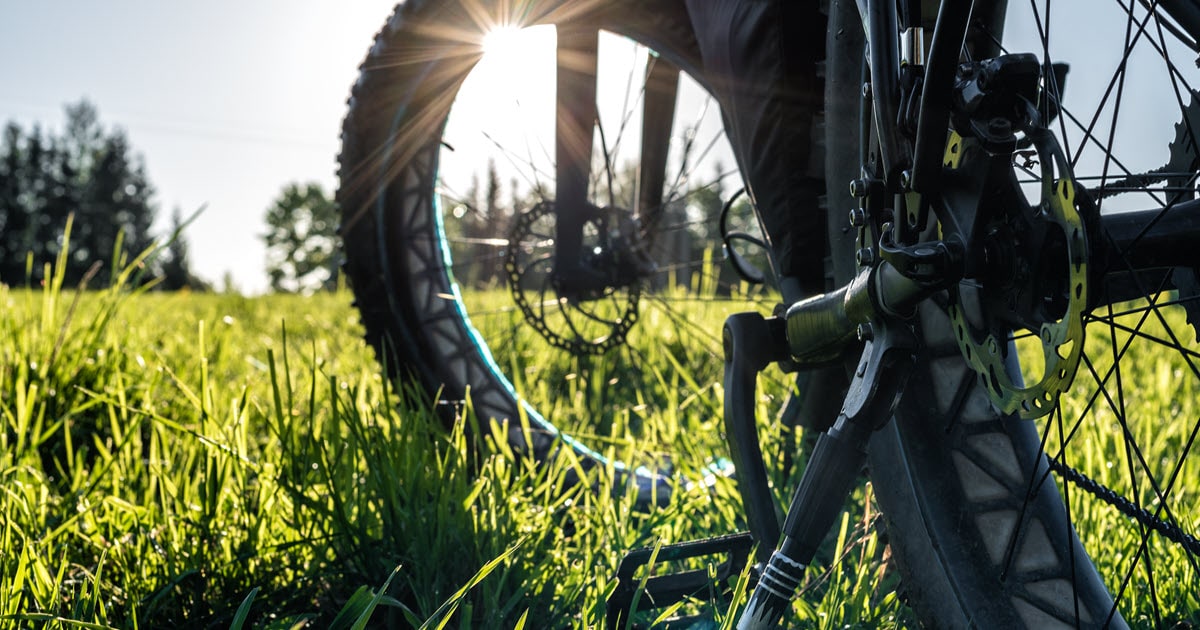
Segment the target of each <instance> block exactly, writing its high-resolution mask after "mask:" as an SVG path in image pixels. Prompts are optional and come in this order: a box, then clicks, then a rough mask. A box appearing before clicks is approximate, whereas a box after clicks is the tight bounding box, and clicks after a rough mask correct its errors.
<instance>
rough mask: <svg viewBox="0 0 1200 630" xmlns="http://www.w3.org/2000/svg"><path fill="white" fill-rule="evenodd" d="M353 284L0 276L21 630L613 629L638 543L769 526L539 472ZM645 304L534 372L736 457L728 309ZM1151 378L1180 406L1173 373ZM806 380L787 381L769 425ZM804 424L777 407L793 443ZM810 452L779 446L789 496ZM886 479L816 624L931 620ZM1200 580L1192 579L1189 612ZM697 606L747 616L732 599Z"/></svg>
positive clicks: (715, 614) (688, 465)
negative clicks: (415, 383) (261, 291)
mask: <svg viewBox="0 0 1200 630" xmlns="http://www.w3.org/2000/svg"><path fill="white" fill-rule="evenodd" d="M349 303H350V297H349V295H348V294H347V293H345V292H339V293H335V294H320V295H316V296H313V297H309V298H301V297H296V296H267V297H260V298H252V299H247V298H242V297H238V296H222V295H200V294H188V293H181V294H158V293H148V292H139V291H132V290H129V289H127V288H125V287H122V286H115V287H112V288H109V289H105V290H94V291H88V292H79V291H76V290H74V289H70V288H63V287H61V286H58V285H56V284H55V282H51V283H50V284H49V285H48V286H46V287H40V288H33V289H11V288H6V287H0V418H2V419H3V422H4V430H3V432H2V433H0V625H4V626H8V627H28V626H34V627H50V628H57V627H64V628H66V627H70V628H76V627H88V628H91V627H123V628H158V627H214V626H215V627H251V626H253V627H270V628H291V627H295V626H296V625H298V624H305V623H306V624H307V625H308V627H320V628H323V627H338V628H351V627H363V626H397V627H408V626H423V625H424V626H427V627H438V626H439V625H441V624H447V625H449V626H450V627H462V628H468V627H478V628H493V627H517V626H522V625H523V626H524V627H539V628H540V627H580V628H585V627H586V628H590V627H597V626H600V625H602V624H603V618H604V605H605V600H606V598H607V596H608V595H609V594H610V593H611V592H612V590H613V589H614V588H615V583H614V581H613V580H612V579H611V578H612V576H613V575H614V574H615V572H616V567H617V563H618V562H619V560H620V558H621V557H622V556H623V555H624V553H625V552H626V551H628V550H630V549H633V548H635V547H640V546H653V545H655V544H660V543H672V542H677V541H682V540H691V539H694V538H698V537H702V536H710V535H716V534H725V533H730V532H733V531H737V530H740V529H744V527H745V524H744V521H743V518H742V516H741V512H740V508H739V504H740V501H739V499H738V498H737V496H736V493H735V490H734V487H733V485H732V481H731V480H729V479H724V478H718V479H717V480H716V481H715V483H714V484H713V485H712V486H711V487H708V488H704V489H698V490H695V491H692V492H686V493H678V494H677V495H676V497H674V498H673V500H672V501H671V503H670V504H669V505H667V506H666V507H664V508H662V509H659V510H655V511H653V512H652V513H644V512H640V511H638V510H637V509H635V507H634V500H633V499H634V498H633V496H631V495H630V494H628V493H623V492H622V491H621V489H619V488H618V489H614V488H613V487H612V486H611V484H610V483H608V482H606V481H605V478H604V476H603V475H600V476H598V477H597V478H596V479H597V484H598V486H597V488H596V489H594V490H593V489H589V488H586V487H585V486H578V485H577V486H574V487H573V488H571V489H566V490H564V486H565V483H564V481H565V479H566V478H567V476H568V475H569V474H570V473H571V472H572V470H573V466H574V462H572V461H571V460H570V458H567V457H563V458H560V459H559V460H557V461H556V462H555V463H554V464H553V465H551V466H541V467H538V466H534V465H533V462H531V461H529V460H528V459H526V458H523V457H522V456H520V455H517V454H514V453H512V452H511V451H510V450H508V449H507V448H506V447H505V446H504V442H503V440H497V439H496V436H495V435H493V434H491V433H483V434H481V433H480V432H474V433H472V432H468V431H466V430H465V429H466V426H467V425H468V424H470V423H472V421H473V416H472V414H471V413H470V409H469V408H468V409H467V410H466V413H465V414H464V415H463V420H462V422H460V423H459V424H457V425H456V426H454V427H452V428H450V429H444V428H442V427H440V426H439V425H438V423H437V422H436V421H435V415H434V414H433V413H432V412H431V411H430V408H431V407H430V406H429V405H428V404H425V403H423V402H422V401H421V397H420V396H419V395H418V394H417V393H415V392H412V391H406V389H405V387H404V386H403V385H400V386H395V385H392V384H388V383H385V382H384V380H383V379H382V378H381V376H380V370H379V368H378V366H377V364H376V363H375V361H374V358H373V356H372V354H371V352H370V351H369V350H368V349H367V348H366V347H365V346H364V345H363V344H362V343H361V341H360V338H361V331H360V330H359V329H358V326H357V315H356V313H355V312H354V311H353V309H352V308H351V307H350V306H349ZM644 317H646V318H647V321H645V322H643V324H647V325H653V326H654V328H653V330H655V331H656V332H657V333H658V334H657V335H656V336H650V335H646V337H644V338H643V337H642V336H641V333H640V332H636V331H635V333H634V334H633V335H631V349H630V350H628V351H625V352H624V353H618V354H616V355H614V356H612V357H606V358H601V359H595V360H592V361H590V362H583V363H574V364H565V365H558V366H544V368H543V369H544V371H543V372H539V373H529V374H528V375H527V376H528V377H529V380H528V381H527V383H523V384H529V385H532V387H530V388H529V389H530V391H531V392H533V394H531V395H532V396H534V397H535V403H536V404H539V405H542V406H549V407H551V408H553V405H557V408H556V414H557V415H556V417H576V418H579V417H586V414H585V411H586V410H588V409H594V408H596V407H595V406H596V405H599V407H600V408H605V409H610V410H615V411H613V412H612V413H610V414H609V415H608V416H607V417H606V418H603V419H602V421H601V422H599V423H594V424H590V425H587V426H586V427H585V426H584V425H577V427H576V428H577V429H583V431H582V432H584V433H588V432H590V433H591V434H592V436H593V437H594V438H595V439H594V440H593V443H594V444H596V445H597V447H598V448H602V449H605V450H607V451H609V452H611V453H612V454H614V455H616V456H617V457H619V458H626V459H636V458H637V457H641V456H644V455H634V453H639V454H644V453H647V452H648V453H650V454H651V455H650V457H655V456H656V454H658V453H671V454H672V456H673V459H672V463H673V464H674V465H675V466H676V467H677V469H679V470H681V471H696V470H702V469H704V467H705V466H708V465H710V464H712V463H713V457H714V453H719V452H721V451H722V446H721V436H720V432H721V428H720V416H719V409H720V407H719V405H720V397H721V395H722V392H721V390H720V384H719V382H720V369H719V368H720V366H719V362H718V363H717V365H716V367H715V368H714V367H713V362H712V361H711V360H710V359H711V358H712V356H713V351H714V350H713V346H712V345H711V344H712V341H713V340H712V339H711V338H708V339H705V338H700V337H699V336H698V335H696V334H694V333H693V332H691V331H692V330H693V326H695V327H697V328H702V329H708V330H717V326H718V324H716V323H713V322H711V321H709V320H715V321H716V322H719V321H720V319H721V318H722V317H723V315H722V314H720V313H712V314H701V313H696V314H695V315H694V316H689V317H688V322H687V323H683V322H679V321H676V320H672V321H657V320H654V319H653V318H655V317H665V315H661V314H659V315H655V311H654V309H653V308H650V309H648V310H647V311H646V313H645V315H644ZM672 326H674V328H672ZM647 330H650V328H647ZM672 330H674V332H671V331H672ZM535 343H536V342H533V341H529V342H528V344H526V345H522V344H519V343H515V342H514V344H513V345H512V349H513V350H514V351H515V352H517V353H518V354H519V353H520V352H537V350H536V349H535ZM696 344H699V345H696ZM501 360H504V359H501ZM604 361H611V362H615V363H614V364H613V365H607V364H603V362H604ZM635 363H636V365H637V366H638V367H639V369H638V370H637V371H634V370H632V367H631V366H632V365H634V364H635ZM600 374H605V375H609V374H626V377H625V378H628V379H629V381H630V382H629V383H621V382H618V383H615V384H614V383H612V382H611V378H612V377H603V378H602V377H600V376H598V375H600ZM571 375H574V376H571ZM1147 377H1148V378H1150V379H1151V380H1155V379H1157V381H1164V379H1165V382H1166V383H1167V390H1166V391H1163V390H1160V393H1159V394H1156V395H1157V396H1160V397H1162V398H1163V399H1165V401H1164V402H1162V403H1161V404H1163V405H1165V406H1166V407H1167V408H1170V407H1171V406H1172V405H1174V404H1175V403H1172V402H1169V401H1170V399H1171V398H1170V394H1169V388H1170V384H1171V382H1172V381H1171V372H1170V371H1169V370H1168V372H1167V373H1166V376H1164V375H1163V373H1162V372H1161V369H1160V370H1159V371H1154V372H1149V373H1148V376H1147ZM786 382H787V381H786V379H785V378H784V377H783V376H782V375H780V374H778V373H772V374H769V375H768V377H767V378H765V379H764V385H763V387H764V389H763V393H762V397H761V408H760V413H761V414H762V416H763V417H767V416H768V415H769V414H771V413H773V411H772V410H773V408H774V403H776V402H777V401H778V400H779V399H780V398H781V397H782V395H783V393H784V389H785V388H786ZM564 384H565V385H564ZM563 391H566V392H567V393H568V395H566V396H563V395H561V394H562V392H563ZM629 396H633V397H635V400H633V401H629V400H625V398H626V397H629ZM637 396H641V398H636V397H637ZM552 399H553V400H552ZM618 399H619V400H618ZM1179 404H1181V405H1191V404H1192V401H1190V400H1189V401H1187V402H1181V403H1179ZM1178 415H1180V416H1181V417H1184V418H1188V417H1191V418H1194V417H1195V413H1194V412H1193V410H1192V409H1191V407H1190V406H1188V407H1186V408H1185V407H1181V408H1180V409H1179V410H1178ZM787 438H788V436H786V435H783V434H781V433H780V432H778V431H776V430H775V429H771V430H767V429H766V425H765V424H764V440H765V441H766V442H767V447H766V448H767V450H768V452H778V450H779V449H781V448H782V444H785V443H787V442H786V440H787ZM1163 444H1164V446H1163V447H1162V448H1168V449H1169V448H1170V445H1171V444H1173V442H1171V441H1170V440H1165V441H1164V442H1163ZM477 452H478V453H482V455H480V456H475V455H473V453H477ZM799 468H800V466H799V465H796V466H793V467H791V469H790V470H789V469H786V468H785V467H783V466H780V465H775V464H774V462H773V465H772V470H773V474H774V475H776V486H777V488H778V489H779V490H778V492H779V494H780V496H781V499H782V498H783V497H784V495H786V494H787V492H788V490H789V489H790V488H791V487H792V485H791V484H792V483H794V480H795V477H796V476H797V475H798V474H799V470H798V469H799ZM1189 474H1194V471H1192V472H1191V473H1189ZM1191 479H1194V476H1193V477H1191ZM863 492H867V493H869V489H867V490H863V491H860V494H858V495H857V496H856V500H855V501H854V502H853V503H854V505H856V506H858V507H856V508H854V509H853V510H852V511H851V512H848V513H847V514H846V516H845V517H844V518H843V520H842V522H841V524H840V527H839V528H836V531H835V532H833V533H831V538H830V544H829V545H828V546H827V547H828V549H827V550H826V551H825V552H824V553H823V554H822V558H821V563H820V564H819V566H817V567H816V568H814V569H813V570H812V571H810V575H809V582H808V584H807V586H806V587H805V592H804V594H803V597H801V598H799V599H798V600H797V602H796V604H795V606H794V616H793V619H792V622H793V623H795V624H798V625H801V626H805V627H818V628H835V627H836V628H843V627H868V628H873V627H893V626H897V625H900V626H907V625H911V624H912V620H911V619H910V618H909V616H908V613H907V611H906V610H905V609H904V608H903V606H902V604H901V602H900V601H899V597H898V596H897V594H896V593H895V588H896V586H897V585H896V580H895V578H894V577H893V576H892V575H891V574H890V573H889V572H888V571H887V564H886V556H887V552H886V549H885V547H884V544H883V542H882V540H881V539H880V538H879V537H878V536H877V534H876V515H875V513H874V512H873V510H872V508H871V502H870V500H869V499H868V498H866V496H865V495H864V494H863ZM1191 492H1192V494H1185V501H1191V503H1192V505H1194V503H1195V499H1194V497H1195V495H1194V490H1192V491H1191ZM1186 497H1190V498H1186ZM1193 514H1194V512H1193ZM1193 529H1194V528H1193ZM1102 553H1103V550H1102ZM697 566H703V565H702V564H701V565H697ZM743 577H744V576H743ZM1158 577H1159V578H1160V580H1161V579H1162V578H1163V576H1162V575H1159V576H1158ZM1168 579H1169V578H1168ZM1195 580H1196V578H1195V576H1194V574H1193V575H1188V574H1187V573H1186V567H1185V570H1184V572H1182V573H1180V577H1179V578H1178V579H1177V580H1176V581H1178V582H1180V585H1179V589H1181V593H1179V594H1172V595H1171V596H1172V597H1176V596H1178V597H1179V598H1180V599H1179V600H1172V601H1179V602H1180V603H1181V606H1184V607H1185V608H1184V610H1187V608H1186V607H1188V606H1190V607H1191V610H1195V609H1196V607H1197V606H1196V602H1195V589H1194V588H1193V589H1191V594H1190V595H1188V594H1187V590H1188V587H1187V585H1188V584H1192V585H1194V584H1195V583H1196V582H1195ZM1163 581H1166V580H1163ZM742 598H744V593H742V594H741V596H740V597H739V598H737V599H736V600H735V603H734V609H735V610H736V606H737V605H738V603H740V602H742V601H743V600H742ZM684 610H686V611H692V612H700V613H704V614H707V615H708V616H710V617H711V618H713V619H715V620H716V621H717V622H718V623H719V624H721V626H722V627H731V624H732V622H733V616H732V615H731V613H730V611H729V610H728V609H727V607H726V606H725V605H709V604H705V603H692V604H688V605H687V606H685V607H684ZM651 620H653V615H650V616H649V617H648V618H647V619H646V621H651Z"/></svg>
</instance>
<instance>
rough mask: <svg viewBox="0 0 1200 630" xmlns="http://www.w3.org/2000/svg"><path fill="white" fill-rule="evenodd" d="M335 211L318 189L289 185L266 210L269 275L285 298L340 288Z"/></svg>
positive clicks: (312, 185) (313, 184)
mask: <svg viewBox="0 0 1200 630" xmlns="http://www.w3.org/2000/svg"><path fill="white" fill-rule="evenodd" d="M337 225H338V218H337V208H336V205H335V204H334V201H333V199H332V198H331V197H330V196H329V195H327V194H326V193H325V190H324V189H323V188H322V187H321V185H320V184H317V183H314V182H310V183H307V184H296V183H292V184H288V185H287V186H284V188H283V190H282V191H281V192H280V193H279V197H278V198H276V200H275V202H274V203H273V204H272V205H271V207H270V208H269V209H268V210H267V233H266V234H265V235H264V236H263V240H264V241H266V245H267V273H268V274H269V275H270V278H271V288H272V289H274V290H276V291H285V292H289V293H291V292H311V291H315V290H318V289H322V288H324V289H328V290H331V289H333V288H335V287H336V286H337V267H336V264H335V262H336V260H335V256H334V253H335V252H336V251H337Z"/></svg>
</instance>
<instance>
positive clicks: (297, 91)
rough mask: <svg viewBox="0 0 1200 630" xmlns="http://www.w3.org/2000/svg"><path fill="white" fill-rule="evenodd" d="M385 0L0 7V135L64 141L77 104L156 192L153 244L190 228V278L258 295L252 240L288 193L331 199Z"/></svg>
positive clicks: (261, 283) (261, 274)
mask: <svg viewBox="0 0 1200 630" xmlns="http://www.w3.org/2000/svg"><path fill="white" fill-rule="evenodd" d="M393 4H394V3H393V0H354V1H353V2H330V1H328V0H287V1H284V0H255V1H254V2H242V1H234V0H209V1H206V2H194V1H189V2H176V1H171V2H160V1H151V0H106V1H105V2H67V1H66V0H45V1H41V0H39V1H38V2H5V3H4V4H3V8H0V60H3V61H0V122H2V123H7V122H9V121H14V122H17V123H18V124H20V125H22V126H23V127H25V128H26V129H28V128H29V127H30V126H31V125H32V124H34V123H38V124H40V125H41V126H42V128H43V129H47V130H55V131H60V130H61V129H62V126H63V124H64V114H63V107H64V106H65V105H67V104H70V103H75V102H78V101H79V100H80V99H83V98H86V99H88V100H90V101H91V102H92V103H93V104H94V105H96V107H97V108H98V110H99V114H100V121H101V123H102V124H103V125H105V126H106V127H107V128H110V129H111V128H113V127H120V128H121V129H123V130H124V131H125V133H126V135H127V136H128V138H129V140H130V142H131V144H132V146H133V148H134V150H135V152H137V153H139V154H141V156H142V158H143V159H144V161H145V165H146V170H147V173H148V175H149V178H150V180H151V182H152V183H153V184H154V186H155V188H156V190H157V195H156V201H157V204H158V208H159V213H158V217H159V223H158V226H157V230H158V231H159V232H160V233H164V232H166V231H167V229H168V226H169V222H170V217H171V212H172V210H173V209H174V208H179V210H180V211H181V212H182V214H183V215H185V216H187V215H190V214H191V213H192V212H194V211H196V210H197V209H199V208H201V207H204V208H205V210H204V212H203V213H202V214H201V215H200V217H199V218H198V219H197V220H196V221H195V223H194V224H193V225H192V226H191V227H190V228H189V230H188V232H187V234H186V236H187V239H188V243H189V245H190V248H191V250H190V253H191V256H192V266H193V271H194V272H195V273H196V274H198V275H199V276H201V277H202V278H204V279H206V280H209V281H211V282H213V283H215V284H216V285H217V286H220V284H221V282H222V279H223V277H224V276H225V275H226V274H227V273H228V274H231V275H232V278H233V280H234V283H235V285H236V286H237V288H238V289H240V290H241V291H243V292H247V293H257V292H262V291H264V290H265V289H266V287H267V277H266V273H265V271H264V267H265V261H266V254H265V251H264V247H263V241H262V234H263V233H264V232H265V224H264V216H265V213H266V210H267V208H268V207H269V206H270V205H271V203H272V201H273V200H274V199H275V198H276V196H277V195H278V194H279V191H280V190H281V189H282V188H283V186H284V185H286V184H288V183H290V182H308V181H315V182H318V183H320V184H322V185H323V186H324V187H325V189H326V190H327V191H329V192H331V193H332V191H333V190H334V189H335V187H336V178H335V173H336V168H337V165H336V160H337V154H338V149H339V146H340V144H339V139H338V134H339V129H340V125H341V120H342V118H343V116H344V115H345V112H346V98H347V97H348V95H349V91H350V86H351V85H352V84H353V82H354V79H355V77H356V75H357V68H358V65H359V63H360V62H361V61H362V59H363V58H364V56H365V55H366V52H367V49H368V48H369V46H370V44H371V42H372V39H373V37H374V34H375V33H376V32H377V31H378V30H379V28H380V27H381V26H382V25H383V23H384V22H385V20H386V19H387V17H388V16H389V15H390V13H391V9H392V5H393Z"/></svg>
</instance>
